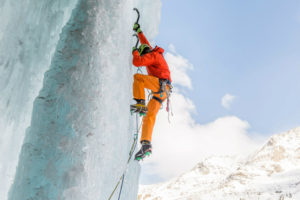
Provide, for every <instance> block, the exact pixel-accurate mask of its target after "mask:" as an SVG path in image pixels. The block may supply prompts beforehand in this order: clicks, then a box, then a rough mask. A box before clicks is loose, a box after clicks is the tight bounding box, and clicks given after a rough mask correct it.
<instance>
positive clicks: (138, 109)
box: [130, 99, 148, 115]
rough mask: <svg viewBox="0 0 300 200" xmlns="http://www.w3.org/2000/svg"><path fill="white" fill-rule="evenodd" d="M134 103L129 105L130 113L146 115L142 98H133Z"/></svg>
mask: <svg viewBox="0 0 300 200" xmlns="http://www.w3.org/2000/svg"><path fill="white" fill-rule="evenodd" d="M135 100H136V104H133V105H130V111H131V113H140V115H146V113H147V111H148V109H147V107H146V103H145V100H144V99H135Z"/></svg>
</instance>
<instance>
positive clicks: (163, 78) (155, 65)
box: [131, 23, 172, 161]
mask: <svg viewBox="0 0 300 200" xmlns="http://www.w3.org/2000/svg"><path fill="white" fill-rule="evenodd" d="M133 30H134V31H135V32H137V34H138V37H139V40H140V43H141V45H140V47H139V48H137V46H135V47H133V49H132V54H133V65H134V66H136V67H142V66H145V67H146V69H147V72H148V75H144V74H139V73H137V74H135V75H134V81H133V98H134V100H135V101H136V104H134V105H131V111H134V112H139V113H140V114H142V115H145V116H144V118H143V127H142V135H141V140H140V142H141V144H142V146H141V149H140V150H139V151H138V152H137V153H136V155H135V159H136V160H138V161H139V160H141V159H143V158H144V157H145V156H149V155H150V154H151V153H152V146H151V139H152V131H153V127H154V124H155V119H156V114H157V113H158V111H159V109H160V107H161V104H162V102H163V101H164V100H165V99H166V98H168V97H169V93H170V89H171V87H172V86H171V81H172V80H171V75H170V70H169V67H168V64H167V62H166V60H165V59H164V56H163V53H164V49H162V48H160V47H158V46H155V47H154V48H152V47H151V46H150V44H149V42H148V40H147V39H146V37H145V36H144V34H143V32H142V31H141V29H140V25H139V24H138V23H135V24H134V26H133ZM145 88H147V89H150V90H151V91H152V95H153V96H152V98H151V100H150V101H149V103H148V104H147V106H146V104H145Z"/></svg>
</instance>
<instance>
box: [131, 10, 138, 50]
mask: <svg viewBox="0 0 300 200" xmlns="http://www.w3.org/2000/svg"><path fill="white" fill-rule="evenodd" d="M133 10H134V11H136V13H137V16H138V17H137V19H136V21H135V23H136V24H138V23H139V20H140V12H139V10H138V9H137V8H133ZM132 36H135V37H136V39H137V40H136V44H135V48H137V47H138V45H139V41H140V39H139V36H138V35H137V34H133V35H132Z"/></svg>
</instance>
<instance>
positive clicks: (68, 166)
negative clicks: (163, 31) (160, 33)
mask: <svg viewBox="0 0 300 200" xmlns="http://www.w3.org/2000/svg"><path fill="white" fill-rule="evenodd" d="M0 2H1V7H0V11H1V12H0V17H1V19H5V20H4V22H3V24H1V27H0V39H1V44H0V78H1V79H0V88H1V92H2V95H1V97H0V111H1V116H0V128H1V130H4V133H3V134H1V136H0V137H1V140H0V161H1V163H0V174H1V176H2V177H4V178H3V180H1V183H0V199H11V200H24V199H26V200H27V199H36V200H40V199H43V200H47V199H49V200H56V199H72V200H77V199H78V200H79V199H82V200H83V199H84V200H89V199H90V200H95V199H99V200H106V199H108V197H109V195H110V194H111V192H112V190H113V188H114V186H115V184H116V183H117V182H118V180H119V178H120V176H121V175H122V173H123V172H124V170H125V167H126V163H127V159H128V153H129V150H130V148H131V145H132V142H133V135H134V131H135V128H134V127H135V126H134V124H135V118H134V116H131V115H130V113H129V105H130V103H131V98H132V97H131V95H132V94H131V93H132V91H131V87H132V75H133V73H134V72H135V69H134V68H132V65H131V59H132V57H131V47H132V46H133V44H134V39H132V24H133V22H134V21H135V17H136V15H135V13H134V12H133V10H132V8H133V7H138V8H139V9H140V11H141V14H142V17H141V21H140V23H141V25H142V27H143V30H144V32H145V34H146V35H147V36H148V37H149V38H150V39H151V37H152V38H153V36H154V35H155V34H157V27H158V23H159V17H160V7H161V4H160V1H159V0H155V1H153V0H144V1H133V0H132V1H126V0H76V1H75V0H66V1H64V2H63V3H62V2H61V1H58V0H51V1H50V0H49V1H48V0H47V1H46V0H45V1H41V2H40V1H39V2H36V1H33V0H22V1H21V0H17V1H14V2H9V1H6V0H0ZM150 15H151V16H150ZM45 72H46V73H45ZM44 73H45V74H44ZM43 74H44V76H43ZM39 90H40V92H39ZM38 92H39V93H38ZM34 99H35V100H34ZM33 102H34V103H33ZM32 104H33V106H32ZM30 119H31V122H30ZM28 127H29V128H28ZM26 129H27V130H26ZM25 132H26V134H25ZM21 147H22V148H21ZM139 170H140V169H139V165H138V164H137V162H134V161H132V162H131V163H130V166H129V167H128V170H127V171H126V178H125V182H124V186H123V187H124V188H123V192H122V196H121V199H130V200H131V199H133V200H134V199H136V195H137V187H138V178H139ZM9 188H10V192H9V195H8V190H9ZM118 190H119V189H118ZM117 198H118V192H117V194H116V195H114V196H113V198H112V199H117Z"/></svg>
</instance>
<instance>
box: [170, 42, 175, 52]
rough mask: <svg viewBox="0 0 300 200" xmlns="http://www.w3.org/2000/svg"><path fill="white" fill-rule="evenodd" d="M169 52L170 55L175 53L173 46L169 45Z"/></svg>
mask: <svg viewBox="0 0 300 200" xmlns="http://www.w3.org/2000/svg"><path fill="white" fill-rule="evenodd" d="M169 50H170V52H171V53H176V49H175V46H174V44H170V45H169Z"/></svg>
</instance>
